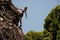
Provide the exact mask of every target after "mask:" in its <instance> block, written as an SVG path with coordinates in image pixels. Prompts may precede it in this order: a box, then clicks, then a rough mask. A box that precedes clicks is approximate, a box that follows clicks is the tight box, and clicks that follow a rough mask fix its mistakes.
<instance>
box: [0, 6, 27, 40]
mask: <svg viewBox="0 0 60 40" xmlns="http://www.w3.org/2000/svg"><path fill="white" fill-rule="evenodd" d="M0 6H1V5H0ZM2 6H3V5H2ZM3 7H4V6H3ZM4 8H5V7H4ZM18 21H19V17H18V16H17V14H14V12H12V11H9V10H7V8H6V10H5V11H4V9H3V8H2V7H0V40H26V38H25V36H24V34H23V32H22V30H21V29H19V27H18V26H17V24H18Z"/></svg>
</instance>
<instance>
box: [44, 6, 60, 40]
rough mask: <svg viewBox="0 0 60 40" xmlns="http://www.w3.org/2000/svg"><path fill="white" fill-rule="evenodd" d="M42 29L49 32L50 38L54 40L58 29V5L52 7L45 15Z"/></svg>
mask: <svg viewBox="0 0 60 40" xmlns="http://www.w3.org/2000/svg"><path fill="white" fill-rule="evenodd" d="M44 29H46V30H47V31H48V32H50V34H51V38H52V40H56V36H57V31H58V30H60V5H58V6H56V7H55V8H53V9H52V11H51V12H50V13H49V14H48V16H47V17H46V19H45V23H44ZM59 32H60V31H59Z"/></svg>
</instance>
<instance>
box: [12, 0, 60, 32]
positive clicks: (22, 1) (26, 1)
mask: <svg viewBox="0 0 60 40" xmlns="http://www.w3.org/2000/svg"><path fill="white" fill-rule="evenodd" d="M12 2H13V4H14V5H15V6H16V7H18V8H24V7H25V6H27V7H28V11H27V14H28V18H27V19H26V18H25V15H24V17H23V20H22V21H23V27H22V29H23V32H24V33H27V32H28V31H30V30H33V31H43V30H44V25H43V24H44V19H45V18H46V16H47V15H48V13H49V12H50V11H51V9H52V8H54V7H55V6H57V5H58V4H60V1H59V0H12Z"/></svg>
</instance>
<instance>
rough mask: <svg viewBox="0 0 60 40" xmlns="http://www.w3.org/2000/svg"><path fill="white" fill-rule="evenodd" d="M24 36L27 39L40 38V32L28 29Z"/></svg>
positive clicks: (34, 39) (39, 39)
mask: <svg viewBox="0 0 60 40" xmlns="http://www.w3.org/2000/svg"><path fill="white" fill-rule="evenodd" d="M26 38H27V40H42V32H34V31H29V32H28V33H27V34H26Z"/></svg>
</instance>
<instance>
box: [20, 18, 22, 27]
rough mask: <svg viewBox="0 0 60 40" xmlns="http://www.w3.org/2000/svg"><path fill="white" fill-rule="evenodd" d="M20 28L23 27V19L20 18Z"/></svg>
mask: <svg viewBox="0 0 60 40" xmlns="http://www.w3.org/2000/svg"><path fill="white" fill-rule="evenodd" d="M20 27H22V17H20Z"/></svg>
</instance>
